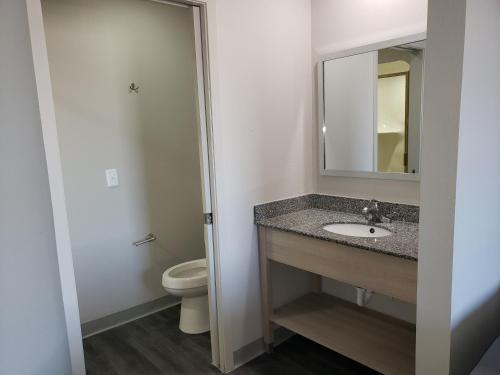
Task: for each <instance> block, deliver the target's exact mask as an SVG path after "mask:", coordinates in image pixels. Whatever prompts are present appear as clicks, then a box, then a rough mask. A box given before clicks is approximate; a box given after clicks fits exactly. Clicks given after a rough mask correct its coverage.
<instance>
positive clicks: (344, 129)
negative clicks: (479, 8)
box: [320, 42, 424, 174]
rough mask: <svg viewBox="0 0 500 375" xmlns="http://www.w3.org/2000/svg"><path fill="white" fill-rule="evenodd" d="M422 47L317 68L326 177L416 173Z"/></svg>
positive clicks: (344, 59) (331, 62) (403, 47)
mask: <svg viewBox="0 0 500 375" xmlns="http://www.w3.org/2000/svg"><path fill="white" fill-rule="evenodd" d="M423 50H424V42H416V43H411V44H405V45H401V46H395V47H391V48H386V49H381V50H378V51H370V52H366V53H360V54H356V55H353V56H347V57H342V58H338V59H333V60H327V61H324V62H323V66H322V68H323V71H322V74H320V77H322V81H320V85H322V89H323V106H322V113H320V116H321V118H322V124H321V126H322V129H321V131H322V134H323V155H322V163H323V167H324V169H325V170H326V171H333V172H335V171H338V172H342V171H344V172H379V173H399V174H404V173H410V174H417V173H418V172H419V159H420V127H421V106H422V100H421V99H422V76H423V63H424V59H423V57H424V56H423Z"/></svg>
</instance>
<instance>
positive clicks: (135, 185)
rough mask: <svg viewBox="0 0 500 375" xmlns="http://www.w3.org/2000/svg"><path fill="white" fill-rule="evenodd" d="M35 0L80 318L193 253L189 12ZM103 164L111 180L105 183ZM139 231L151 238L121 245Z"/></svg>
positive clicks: (119, 304)
mask: <svg viewBox="0 0 500 375" xmlns="http://www.w3.org/2000/svg"><path fill="white" fill-rule="evenodd" d="M43 5H44V18H45V24H46V32H47V43H48V51H49V60H50V68H51V76H52V83H53V89H54V98H55V104H56V115H57V122H58V124H57V125H58V132H59V138H60V147H61V154H62V163H63V174H64V184H65V190H66V199H67V205H68V216H69V224H70V233H71V240H72V248H73V254H74V262H75V274H76V281H77V291H78V298H79V303H80V311H81V319H82V322H87V321H91V320H94V319H97V318H100V317H103V316H106V315H109V314H111V313H115V312H118V311H121V310H124V309H127V308H130V307H132V306H135V305H139V304H142V303H145V302H148V301H151V300H153V299H156V298H158V297H161V296H163V295H165V292H164V290H163V288H162V286H161V274H162V272H163V271H164V270H166V269H167V268H168V267H170V266H172V265H174V264H177V263H180V262H183V261H186V260H192V259H195V258H202V257H204V256H205V253H204V245H203V224H202V206H201V181H200V167H199V165H200V164H199V156H198V139H197V120H196V119H197V117H196V92H195V75H194V71H195V65H194V36H193V19H192V13H191V10H190V9H188V8H181V7H176V6H170V5H163V4H158V3H154V2H152V1H142V0H106V1H99V0H90V1H88V0H87V1H83V0H69V1H68V0H64V1H63V0H45V1H44V3H43ZM131 82H135V83H136V84H137V85H138V86H139V87H140V91H139V93H138V94H135V93H129V91H128V86H129V85H130V83H131ZM108 168H116V169H118V173H119V179H120V186H119V187H118V188H108V187H106V180H105V173H104V172H105V169H108ZM149 232H153V233H154V234H155V235H156V236H157V237H158V240H157V241H156V242H154V243H153V244H152V245H146V246H142V247H135V246H132V242H133V241H136V240H139V239H141V238H143V237H144V236H145V235H146V234H147V233H149Z"/></svg>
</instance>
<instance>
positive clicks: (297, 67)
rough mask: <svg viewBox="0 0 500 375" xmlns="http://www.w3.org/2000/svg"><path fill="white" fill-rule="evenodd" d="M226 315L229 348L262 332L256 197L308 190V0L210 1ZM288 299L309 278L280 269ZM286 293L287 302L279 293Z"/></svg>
mask: <svg viewBox="0 0 500 375" xmlns="http://www.w3.org/2000/svg"><path fill="white" fill-rule="evenodd" d="M209 7H210V9H209V11H210V13H209V22H210V24H209V30H208V32H209V37H210V59H211V73H212V76H211V80H212V85H213V86H212V95H213V106H214V109H213V116H214V137H215V158H216V159H215V164H216V182H217V200H218V212H217V215H218V217H217V219H218V224H219V228H220V233H219V241H220V242H219V247H220V258H221V259H220V269H221V279H222V280H221V288H222V295H221V296H220V298H221V299H222V314H223V316H222V323H223V327H222V328H223V330H224V335H225V338H226V341H227V346H228V350H227V351H228V352H229V351H231V350H232V351H236V350H238V349H240V348H242V347H244V346H246V345H248V344H250V343H252V342H254V341H255V340H260V339H261V338H262V325H261V304H260V287H259V264H258V249H257V230H256V227H255V225H254V223H253V220H254V219H253V206H254V205H255V204H257V203H263V202H267V201H271V200H276V199H281V198H284V197H291V196H296V195H300V194H304V193H309V192H311V191H312V184H311V178H310V169H311V165H312V160H311V156H312V155H311V143H312V138H311V137H312V129H311V94H310V93H311V90H312V88H311V78H310V72H311V59H310V50H311V34H310V24H311V17H310V2H309V0H273V1H268V0H252V1H248V0H217V1H216V2H210V1H209ZM276 274H277V276H278V277H277V279H276V280H275V281H276V287H277V288H279V290H280V291H282V293H281V292H280V294H282V297H283V299H285V300H287V299H290V298H293V297H294V296H298V295H301V294H302V293H304V292H305V290H306V288H307V287H308V284H307V277H305V276H304V275H302V274H298V275H297V274H296V272H293V271H291V270H290V269H283V268H281V267H279V268H278V269H277V272H276ZM278 302H282V301H278Z"/></svg>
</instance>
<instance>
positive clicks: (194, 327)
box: [162, 259, 210, 334]
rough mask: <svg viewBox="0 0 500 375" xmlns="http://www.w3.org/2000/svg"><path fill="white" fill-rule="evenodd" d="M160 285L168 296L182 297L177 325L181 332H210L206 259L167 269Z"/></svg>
mask: <svg viewBox="0 0 500 375" xmlns="http://www.w3.org/2000/svg"><path fill="white" fill-rule="evenodd" d="M162 285H163V288H165V290H166V291H167V292H169V293H170V294H173V295H174V296H179V297H182V302H181V319H180V323H179V328H180V329H181V331H182V332H185V333H190V334H196V333H203V332H207V331H209V330H210V324H209V312H208V288H207V260H206V259H197V260H192V261H190V262H185V263H181V264H178V265H176V266H173V267H171V268H169V269H168V270H166V271H165V272H164V273H163V277H162Z"/></svg>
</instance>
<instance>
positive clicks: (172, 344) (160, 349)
mask: <svg viewBox="0 0 500 375" xmlns="http://www.w3.org/2000/svg"><path fill="white" fill-rule="evenodd" d="M178 323H179V307H173V308H170V309H167V310H163V311H160V312H158V313H156V314H153V315H150V316H147V317H144V318H141V319H138V320H136V321H133V322H131V323H128V324H125V325H123V326H120V327H116V328H113V329H111V330H109V331H106V332H103V333H100V334H98V335H95V336H92V337H89V338H87V339H85V340H84V341H83V346H84V350H85V364H86V366H87V374H89V375H135V374H137V375H198V374H200V375H201V374H208V375H209V374H219V370H217V369H216V368H214V367H212V366H211V365H210V361H211V354H210V335H209V334H201V335H187V334H184V333H182V332H181V331H180V330H179V327H178ZM232 374H235V375H270V374H273V375H274V374H277V375H278V374H286V375H313V374H318V375H323V374H324V375H326V374H328V375H332V374H339V375H354V374H356V375H357V374H376V373H375V372H373V371H372V370H370V369H368V368H366V367H364V366H362V365H360V364H358V363H356V362H353V361H351V360H350V359H348V358H345V357H343V356H341V355H339V354H337V353H335V352H332V351H331V350H328V349H326V348H324V347H322V346H320V345H318V344H316V343H314V342H312V341H309V340H307V339H305V338H303V337H301V336H298V335H296V336H294V337H292V338H291V339H289V340H287V341H286V342H285V343H283V344H281V345H279V346H278V347H277V348H276V349H275V351H274V352H273V353H272V354H264V355H261V356H260V357H258V358H256V359H254V360H253V361H251V362H249V363H247V364H246V365H245V366H243V367H240V368H239V369H237V370H236V371H234V372H233V373H232Z"/></svg>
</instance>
